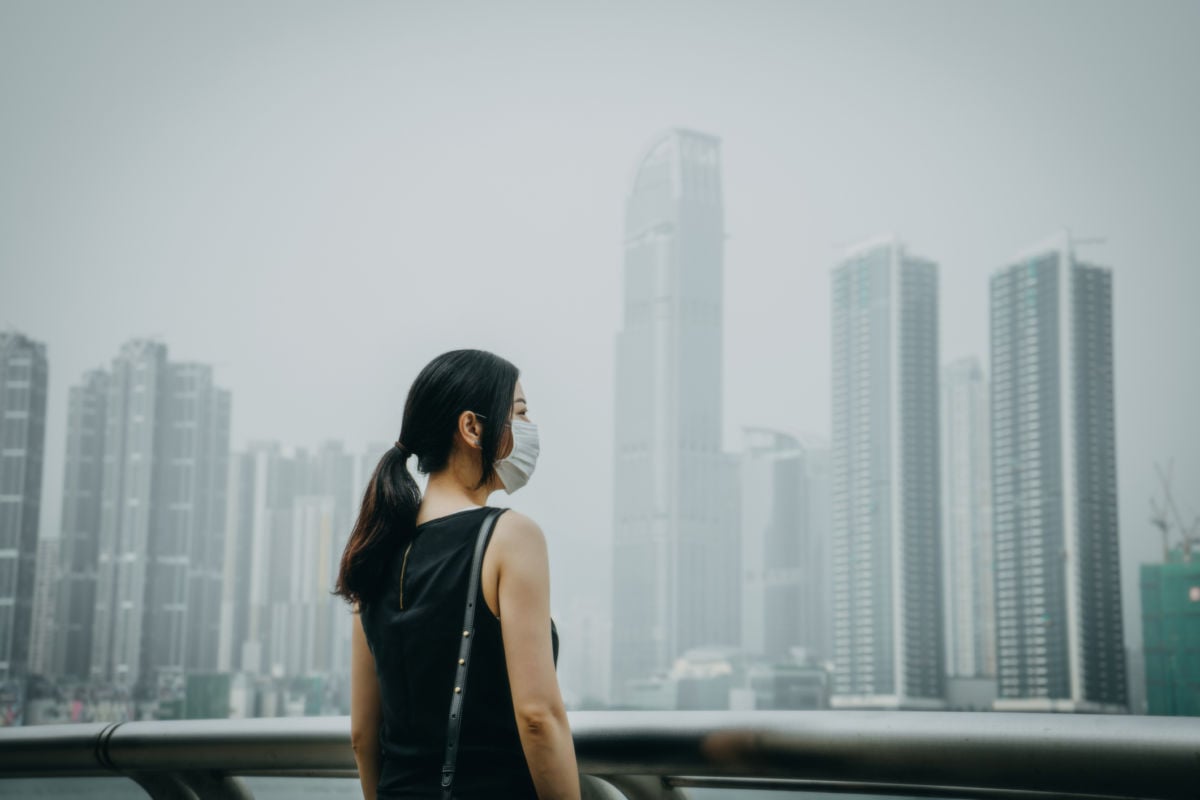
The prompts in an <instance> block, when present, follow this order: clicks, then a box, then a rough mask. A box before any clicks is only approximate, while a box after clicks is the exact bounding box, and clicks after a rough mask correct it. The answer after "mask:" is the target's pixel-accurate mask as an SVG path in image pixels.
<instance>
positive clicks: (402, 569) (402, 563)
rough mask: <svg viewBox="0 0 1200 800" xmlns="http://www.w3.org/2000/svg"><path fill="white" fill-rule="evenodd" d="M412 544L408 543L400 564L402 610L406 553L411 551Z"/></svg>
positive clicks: (402, 604) (401, 606)
mask: <svg viewBox="0 0 1200 800" xmlns="http://www.w3.org/2000/svg"><path fill="white" fill-rule="evenodd" d="M412 546H413V543H412V542H409V543H408V547H406V548H404V560H403V561H401V562H400V608H404V568H405V567H407V566H408V551H409V550H412Z"/></svg>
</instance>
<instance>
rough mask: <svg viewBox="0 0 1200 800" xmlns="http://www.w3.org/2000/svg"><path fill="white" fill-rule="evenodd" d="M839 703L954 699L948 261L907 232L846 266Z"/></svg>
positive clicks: (837, 529) (837, 531)
mask: <svg viewBox="0 0 1200 800" xmlns="http://www.w3.org/2000/svg"><path fill="white" fill-rule="evenodd" d="M831 483H832V500H831V502H832V516H833V525H832V527H833V573H832V580H833V604H834V605H833V619H834V664H835V673H834V695H833V697H832V704H833V706H834V707H859V708H862V707H875V708H937V707H941V706H942V705H943V703H944V697H945V675H944V671H943V665H944V657H945V653H944V648H943V644H942V583H941V542H940V523H941V508H940V501H939V490H940V487H939V476H938V272H937V265H936V264H934V263H933V262H932V261H928V260H926V259H922V258H916V257H914V256H912V255H910V254H909V253H908V252H907V251H906V249H905V247H904V245H903V244H902V243H901V242H900V241H899V240H897V239H896V238H895V237H890V238H884V239H878V240H874V241H870V242H866V243H864V244H861V245H858V246H856V247H853V248H851V249H850V250H848V251H847V253H846V254H845V256H844V257H843V259H842V260H841V262H840V263H839V264H838V265H837V266H836V267H835V268H834V270H833V446H832V453H831Z"/></svg>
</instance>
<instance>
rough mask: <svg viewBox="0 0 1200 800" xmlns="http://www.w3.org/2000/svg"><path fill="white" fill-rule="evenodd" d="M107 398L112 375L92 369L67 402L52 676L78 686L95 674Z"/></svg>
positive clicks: (74, 387) (51, 659)
mask: <svg viewBox="0 0 1200 800" xmlns="http://www.w3.org/2000/svg"><path fill="white" fill-rule="evenodd" d="M108 392H109V374H108V372H107V371H106V370H103V369H94V370H91V371H89V372H88V373H87V374H85V375H84V376H83V379H82V380H81V381H80V382H79V384H78V385H76V386H72V387H71V389H70V392H69V394H68V399H67V453H66V468H65V470H64V476H63V498H62V529H61V535H60V541H59V559H60V562H59V563H60V569H59V578H60V583H59V585H58V588H57V591H56V592H55V600H56V608H55V614H54V619H55V630H54V634H55V635H54V643H53V647H52V652H51V658H50V673H51V674H52V675H58V676H68V677H72V678H75V679H80V680H81V679H84V678H87V677H88V675H90V674H91V663H92V628H93V626H94V625H95V623H96V568H97V564H98V561H99V546H100V520H101V513H100V499H101V491H102V487H103V482H104V432H105V426H106V424H107V419H108V413H107V408H108Z"/></svg>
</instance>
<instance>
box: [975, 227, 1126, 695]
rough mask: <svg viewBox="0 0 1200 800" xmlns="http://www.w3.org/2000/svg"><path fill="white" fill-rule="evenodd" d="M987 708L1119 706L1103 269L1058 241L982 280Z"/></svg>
mask: <svg viewBox="0 0 1200 800" xmlns="http://www.w3.org/2000/svg"><path fill="white" fill-rule="evenodd" d="M991 327H992V370H991V371H992V412H991V416H992V487H993V488H992V502H993V530H994V536H995V562H996V563H995V570H996V637H997V659H998V663H997V677H998V682H999V686H998V694H997V699H996V708H998V709H1008V710H1017V709H1019V710H1055V711H1102V712H1113V713H1119V712H1122V711H1124V710H1125V707H1126V704H1127V697H1126V684H1125V650H1124V636H1123V631H1122V620H1121V581H1120V560H1119V553H1118V541H1117V474H1116V440H1115V426H1114V417H1113V358H1112V274H1111V272H1110V271H1109V270H1108V269H1106V268H1102V267H1097V266H1092V265H1089V264H1084V263H1082V262H1079V261H1077V260H1076V259H1075V254H1074V251H1073V248H1072V245H1071V239H1070V236H1069V235H1068V234H1067V233H1066V232H1063V233H1060V234H1058V235H1056V236H1054V237H1052V238H1051V239H1049V240H1048V241H1046V242H1044V243H1042V244H1039V245H1037V246H1035V247H1032V248H1030V249H1029V250H1027V251H1026V252H1025V253H1023V254H1021V255H1020V256H1018V257H1017V258H1016V259H1015V260H1014V261H1013V262H1012V263H1010V264H1009V265H1008V266H1005V267H1003V268H1001V269H1000V270H998V271H997V272H996V273H995V274H993V275H992V279H991Z"/></svg>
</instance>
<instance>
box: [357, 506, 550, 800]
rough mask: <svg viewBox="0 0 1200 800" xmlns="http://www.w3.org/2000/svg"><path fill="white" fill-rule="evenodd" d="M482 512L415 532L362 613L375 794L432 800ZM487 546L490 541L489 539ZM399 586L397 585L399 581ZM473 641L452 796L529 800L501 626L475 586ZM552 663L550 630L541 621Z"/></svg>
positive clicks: (461, 514)
mask: <svg viewBox="0 0 1200 800" xmlns="http://www.w3.org/2000/svg"><path fill="white" fill-rule="evenodd" d="M490 510H492V507H490V506H481V507H479V508H469V509H464V510H462V511H457V512H455V513H453V514H448V515H446V516H444V517H439V518H437V519H432V520H429V521H428V522H425V523H422V524H421V525H418V526H417V529H416V536H415V537H414V538H413V540H412V543H411V545H409V546H408V547H405V548H401V550H400V552H398V553H397V554H396V556H395V561H394V563H393V564H391V565H390V568H389V569H388V570H387V571H386V572H385V575H387V584H386V586H385V587H384V588H383V590H382V591H381V592H379V594H378V595H377V596H376V597H375V598H374V599H373V600H372V601H371V602H370V603H367V604H365V605H364V606H363V607H362V610H361V618H362V625H363V632H364V633H365V634H366V639H367V644H368V645H369V646H370V648H371V652H372V653H373V654H374V656H375V672H376V675H377V676H378V677H379V690H380V695H381V698H382V702H383V721H382V725H381V728H380V731H379V743H380V749H381V751H382V764H381V771H380V775H379V786H378V790H377V791H378V794H377V796H378V797H379V798H380V800H384V798H430V799H431V800H434V799H437V800H440V798H441V778H442V758H443V756H444V753H445V746H446V717H447V715H448V714H449V711H450V699H451V696H452V693H453V691H454V672H455V669H456V667H457V665H458V648H459V644H460V643H461V641H462V617H463V611H464V610H465V609H464V604H465V603H466V595H467V582H468V581H469V580H470V577H471V560H472V558H473V556H474V554H475V537H476V534H478V533H479V525H480V524H481V523H482V522H483V519H484V517H485V516H486V515H487V513H488V511H490ZM489 540H490V538H489ZM402 579H403V580H402ZM475 591H476V592H478V603H477V605H476V606H475V609H476V611H475V637H476V638H475V642H474V644H472V645H471V665H470V668H469V670H468V672H467V688H466V691H465V693H464V694H465V696H464V698H463V712H462V713H463V721H462V730H461V733H460V739H459V751H458V762H457V766H456V770H455V776H454V794H455V797H457V798H463V800H467V798H476V797H478V798H484V797H486V798H498V797H505V798H530V799H531V800H536V798H537V793H536V792H535V790H534V786H533V779H532V778H531V777H530V774H529V766H528V765H527V764H526V763H525V754H524V751H523V750H522V749H521V740H520V738H519V736H518V734H517V723H516V717H515V715H514V714H513V706H512V694H511V690H510V688H509V684H508V669H507V667H506V665H505V661H504V643H503V640H502V639H501V637H500V620H499V619H497V618H496V616H495V615H494V614H492V611H491V609H490V608H488V605H487V603H486V602H484V600H483V589H482V587H481V586H476V587H475ZM550 634H551V640H552V642H553V647H554V663H555V666H557V665H558V631H557V629H556V628H555V625H554V620H550Z"/></svg>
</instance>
